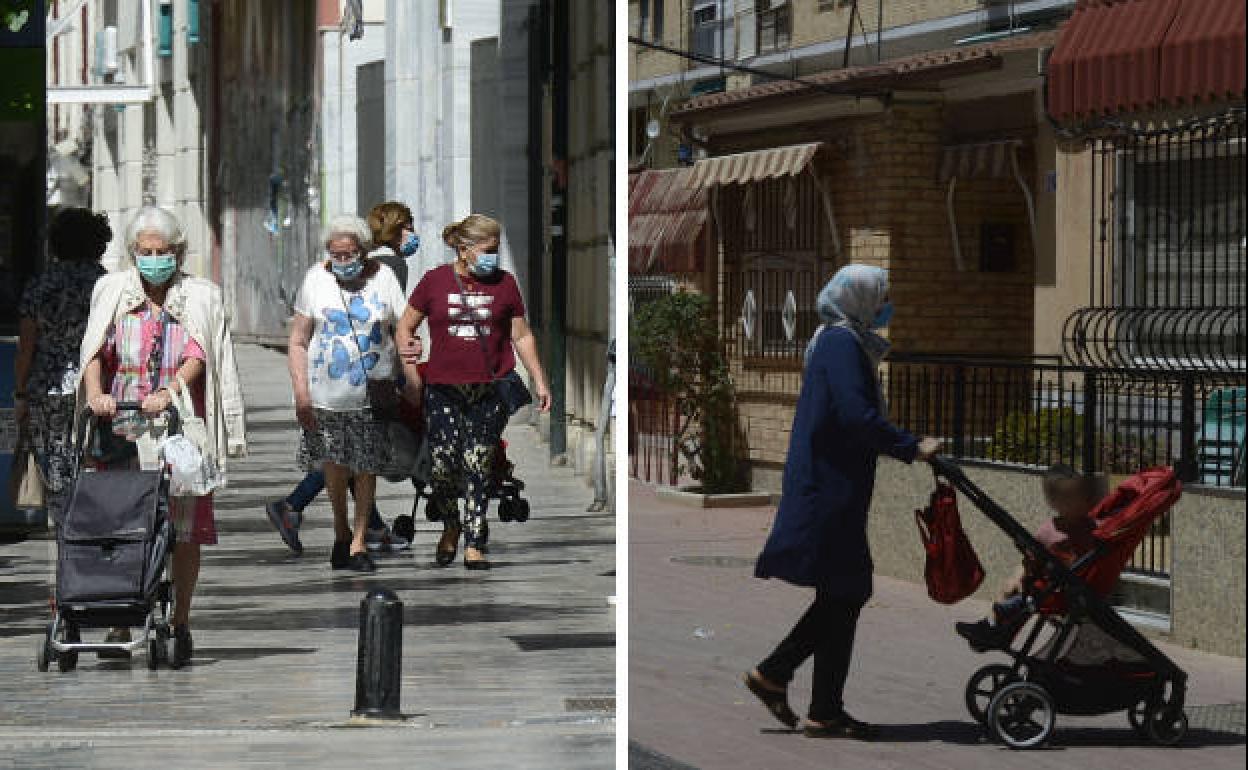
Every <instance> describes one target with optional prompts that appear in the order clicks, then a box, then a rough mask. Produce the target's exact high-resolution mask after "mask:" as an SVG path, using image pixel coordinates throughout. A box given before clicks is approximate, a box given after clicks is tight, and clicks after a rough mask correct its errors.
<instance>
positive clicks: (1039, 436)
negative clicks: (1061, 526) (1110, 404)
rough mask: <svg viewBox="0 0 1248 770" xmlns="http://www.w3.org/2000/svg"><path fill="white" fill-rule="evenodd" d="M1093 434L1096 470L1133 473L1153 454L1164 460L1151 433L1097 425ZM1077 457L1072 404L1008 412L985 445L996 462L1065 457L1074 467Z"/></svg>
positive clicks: (1079, 423) (1048, 461) (1079, 420)
mask: <svg viewBox="0 0 1248 770" xmlns="http://www.w3.org/2000/svg"><path fill="white" fill-rule="evenodd" d="M1095 435H1096V444H1097V446H1098V447H1100V457H1099V458H1098V461H1099V467H1098V468H1097V471H1099V472H1101V473H1115V474H1124V473H1135V472H1137V471H1139V470H1142V469H1143V468H1145V467H1147V466H1149V465H1152V464H1153V463H1154V458H1156V462H1157V463H1164V462H1166V461H1167V459H1166V455H1165V454H1164V453H1161V454H1159V453H1158V452H1157V450H1158V449H1159V448H1160V446H1161V445H1160V443H1159V442H1158V440H1157V437H1156V436H1144V435H1139V434H1135V433H1109V434H1106V433H1102V432H1099V431H1098V432H1097V433H1096V434H1095ZM1059 436H1060V438H1061V444H1060V445H1059V444H1058V443H1057V442H1058V438H1059ZM1082 457H1083V415H1081V414H1076V413H1075V410H1074V409H1073V408H1072V407H1063V408H1061V409H1040V410H1038V411H1036V412H1011V413H1009V414H1007V415H1006V416H1005V417H1004V418H1002V419H1001V420H1000V421H999V422H998V423H997V425H996V427H995V428H994V429H993V432H992V441H991V443H989V445H988V458H989V459H991V460H996V461H998V462H1009V463H1020V464H1023V465H1052V464H1053V463H1055V462H1066V463H1071V464H1073V465H1075V466H1076V467H1077V466H1079V465H1080V460H1081V459H1082Z"/></svg>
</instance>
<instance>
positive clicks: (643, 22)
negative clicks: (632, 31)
mask: <svg viewBox="0 0 1248 770" xmlns="http://www.w3.org/2000/svg"><path fill="white" fill-rule="evenodd" d="M637 17H638V23H637V37H639V38H641V39H642V40H645V39H646V32H647V31H648V30H649V29H650V0H641V2H640V3H638V9H637Z"/></svg>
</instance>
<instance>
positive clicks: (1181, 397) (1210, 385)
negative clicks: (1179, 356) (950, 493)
mask: <svg viewBox="0 0 1248 770" xmlns="http://www.w3.org/2000/svg"><path fill="white" fill-rule="evenodd" d="M1245 384H1246V383H1245V379H1244V376H1243V375H1242V374H1226V373H1213V372H1206V371H1150V370H1140V369H1126V368H1112V369H1111V368H1092V367H1073V366H1068V365H1064V364H1062V363H1061V362H1060V361H1057V360H1054V359H1051V358H1050V359H1045V358H1032V359H1025V360H1020V359H1008V360H1006V359H992V358H986V357H975V356H949V355H915V354H900V353H899V354H893V355H891V356H889V358H888V361H887V370H886V373H885V392H886V395H887V398H888V402H889V411H890V414H891V416H892V418H893V419H894V420H895V421H896V422H897V424H899V425H901V426H902V427H905V428H907V429H908V430H910V431H912V432H914V433H916V434H923V435H932V436H937V437H940V438H943V439H944V440H945V443H946V451H947V453H948V454H949V455H951V456H953V457H957V458H961V459H971V460H980V461H985V462H990V463H994V464H1002V465H1015V466H1030V467H1047V466H1049V465H1052V464H1055V463H1065V464H1068V465H1071V466H1073V467H1074V468H1076V469H1078V470H1080V471H1082V472H1084V473H1100V474H1107V475H1109V476H1111V477H1112V476H1119V475H1129V474H1132V473H1135V472H1137V471H1139V470H1142V469H1144V468H1147V467H1152V466H1157V465H1170V466H1173V467H1174V468H1175V469H1176V472H1177V473H1178V474H1179V477H1180V478H1181V479H1182V480H1183V481H1184V482H1186V483H1195V484H1205V485H1209V486H1216V487H1243V486H1244V482H1245V478H1244V477H1245V468H1244V457H1245V454H1244V453H1245V414H1246V413H1248V388H1246V387H1245ZM1168 564H1169V525H1168V522H1166V521H1165V520H1164V519H1162V520H1160V521H1159V522H1158V523H1157V524H1156V525H1155V526H1154V529H1153V531H1152V533H1150V535H1149V537H1148V538H1147V539H1146V540H1145V542H1144V544H1143V545H1142V546H1141V548H1140V551H1139V552H1137V554H1136V555H1135V557H1134V558H1133V560H1132V562H1131V564H1130V565H1129V566H1130V567H1131V568H1132V569H1133V570H1134V571H1137V572H1144V573H1148V574H1155V575H1163V576H1164V575H1166V574H1168V572H1169V566H1168Z"/></svg>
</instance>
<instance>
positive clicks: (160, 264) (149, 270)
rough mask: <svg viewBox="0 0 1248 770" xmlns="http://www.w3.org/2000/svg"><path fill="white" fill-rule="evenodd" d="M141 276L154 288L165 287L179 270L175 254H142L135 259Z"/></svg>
mask: <svg viewBox="0 0 1248 770" xmlns="http://www.w3.org/2000/svg"><path fill="white" fill-rule="evenodd" d="M134 263H135V265H136V266H137V267H138V268H139V275H141V276H143V279H144V280H145V281H147V282H148V283H150V284H152V285H153V286H164V285H165V284H167V283H169V279H170V278H172V277H173V274H174V272H175V271H177V269H178V258H177V255H175V254H140V255H138V256H136V257H135V258H134Z"/></svg>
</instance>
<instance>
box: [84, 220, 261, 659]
mask: <svg viewBox="0 0 1248 770" xmlns="http://www.w3.org/2000/svg"><path fill="white" fill-rule="evenodd" d="M126 251H127V254H128V256H129V257H130V259H131V262H132V264H131V265H130V266H129V267H128V268H126V269H124V270H122V271H120V272H117V273H113V274H110V275H107V276H105V277H103V278H101V279H100V280H99V282H98V283H96V285H95V291H94V293H93V294H92V297H91V315H90V317H89V318H88V320H87V330H86V334H85V335H84V337H83V341H82V348H81V351H82V372H83V375H82V382H81V383H80V384H79V388H78V401H79V409H78V412H79V414H80V415H81V413H82V411H83V410H82V407H83V406H86V407H89V408H90V409H91V411H92V412H93V413H94V414H95V415H96V417H98V418H99V419H100V420H101V421H105V420H107V421H111V425H112V431H111V433H112V434H113V435H114V436H116V437H120V441H126V440H134V439H135V438H136V437H138V436H141V435H144V434H147V433H150V432H151V430H152V425H151V423H150V418H152V417H155V416H157V415H160V414H161V413H162V412H163V411H164V410H165V409H167V408H168V407H169V405H170V404H171V403H172V400H173V396H172V393H173V392H179V393H180V391H181V389H182V387H183V386H185V387H186V388H187V389H188V390H189V391H190V392H189V395H190V396H191V400H192V401H193V403H194V404H195V410H196V413H197V414H199V415H202V416H203V417H204V422H205V423H206V425H207V428H208V440H209V444H210V446H209V447H208V449H209V451H210V452H211V453H212V454H213V456H214V458H215V459H216V461H217V464H218V466H219V467H221V468H224V467H225V464H226V457H227V456H234V457H237V456H241V455H242V454H243V453H244V452H245V451H246V435H245V430H244V425H245V418H244V409H243V397H242V391H241V389H240V387H239V382H238V370H237V367H236V366H235V363H234V345H233V340H232V338H231V336H230V328H229V319H228V316H227V313H226V311H225V306H224V303H223V302H222V298H221V290H220V289H219V288H218V287H217V286H216V284H213V283H211V282H210V281H205V280H202V279H199V278H194V277H192V276H189V275H187V274H186V273H184V272H182V262H183V260H184V259H185V257H186V238H185V236H184V235H183V231H182V226H181V224H180V223H179V222H178V220H177V218H176V217H175V216H174V215H173V214H171V213H170V212H169V211H167V210H165V209H162V208H158V207H155V206H146V207H144V208H142V209H140V210H139V212H138V213H137V214H136V215H135V217H134V221H133V222H131V224H130V227H129V228H128V230H127V233H126ZM118 401H137V402H140V403H141V404H142V414H139V415H132V414H118V413H117V402H118ZM131 462H133V461H131ZM170 513H171V516H172V518H173V522H174V527H175V529H176V531H177V544H176V545H175V546H174V551H173V585H174V608H173V626H174V650H173V655H172V656H171V660H170V663H171V664H172V665H173V666H174V667H175V668H177V667H181V666H183V665H185V664H186V663H188V662H189V661H190V659H191V654H192V642H191V632H190V611H191V597H192V595H193V594H194V591H195V584H196V582H197V581H198V579H199V565H200V546H202V545H214V544H216V542H217V533H216V524H215V518H214V515H213V503H212V495H211V494H209V495H206V496H204V497H193V498H174V499H173V500H171V501H170ZM128 636H129V632H128V630H126V629H114V630H113V632H112V633H110V635H109V639H110V641H126V640H127V638H128Z"/></svg>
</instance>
